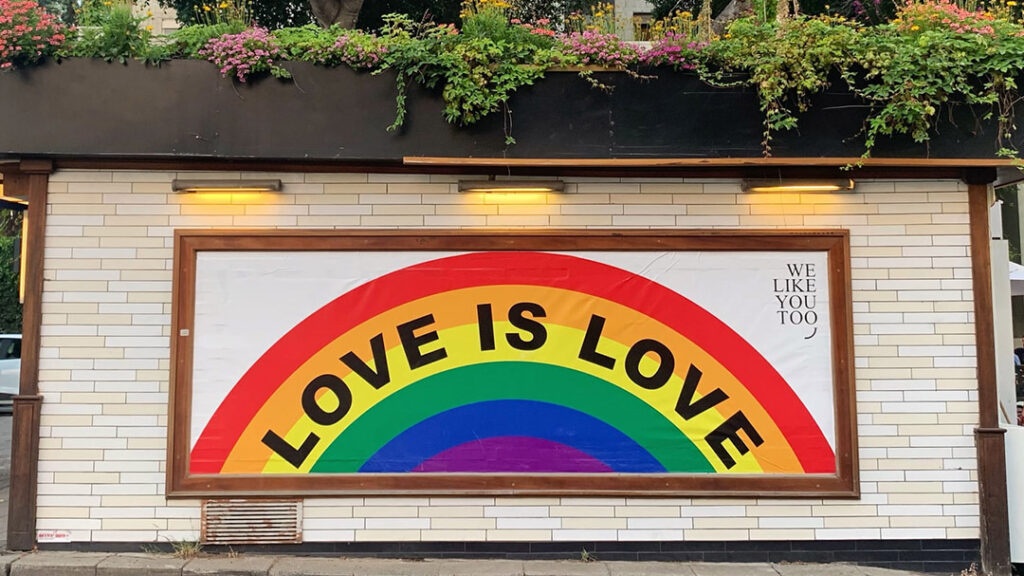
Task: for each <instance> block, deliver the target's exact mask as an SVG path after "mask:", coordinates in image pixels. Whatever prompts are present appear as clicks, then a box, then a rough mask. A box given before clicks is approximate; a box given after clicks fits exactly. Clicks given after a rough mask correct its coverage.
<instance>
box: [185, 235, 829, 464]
mask: <svg viewBox="0 0 1024 576" xmlns="http://www.w3.org/2000/svg"><path fill="white" fill-rule="evenodd" d="M513 271H514V272H513ZM189 471H190V473H191V474H209V475H213V474H325V473H326V474H339V473H454V472H459V473H492V474H493V473H529V474H546V473H570V474H571V473H590V474H593V473H598V474H599V473H619V474H621V473H630V474H651V473H662V474H664V473H691V474H692V473H736V474H833V473H835V471H836V458H835V454H834V452H833V450H832V448H831V446H830V445H829V442H828V441H827V440H826V438H825V437H824V435H823V434H822V432H821V430H820V429H819V426H818V424H817V423H816V422H815V420H814V419H813V418H812V416H811V414H810V413H809V412H808V410H807V408H806V407H805V406H804V404H803V403H802V402H801V401H800V399H799V398H798V397H797V395H796V394H795V393H794V391H793V390H792V389H791V388H790V386H789V385H788V384H787V382H786V381H785V380H784V379H783V378H782V376H780V374H779V373H778V372H777V371H776V370H775V369H774V368H773V367H772V366H771V364H769V362H768V361H767V360H765V359H764V357H763V356H762V355H761V354H760V353H758V351H757V350H755V349H754V348H753V346H751V345H750V344H749V343H748V342H747V341H745V340H744V339H743V338H742V337H741V336H739V335H738V334H737V333H736V332H735V331H733V330H732V329H731V328H729V327H728V326H727V325H726V324H725V323H723V322H722V321H720V320H719V319H718V318H716V317H715V316H714V315H712V314H711V313H709V312H708V311H706V310H704V309H703V308H701V307H699V306H697V305H696V304H694V303H693V302H691V301H690V300H688V299H686V298H685V297H683V296H681V295H679V294H678V293H676V292H674V291H672V290H670V289H668V288H666V287H664V286H662V285H660V284H658V283H656V282H653V281H652V280H650V279H648V278H645V277H643V276H640V275H638V274H634V273H632V272H628V271H625V270H622V269H619V268H615V267H612V266H609V265H607V264H603V263H599V262H595V261H592V260H588V259H585V258H581V257H579V256H572V255H564V254H554V253H542V252H477V253H467V254H460V255H456V256H450V257H445V258H439V259H435V260H431V261H427V262H423V263H420V264H416V265H413V266H409V267H406V268H403V269H401V270H398V271H395V272H393V273H390V274H386V275H383V276H380V277H379V278H376V279H373V280H371V281H369V282H367V283H365V284H363V285H361V286H359V287H358V288H356V289H353V290H351V291H349V292H347V293H345V294H342V295H341V296H339V297H337V298H336V299H335V300H333V301H331V302H330V303H328V304H327V305H325V306H323V307H322V308H320V309H319V310H317V311H316V312H315V313H313V314H311V315H310V316H309V317H307V318H306V319H304V320H303V321H302V322H300V323H299V324H298V325H296V326H295V327H294V328H293V329H292V330H290V331H289V332H288V333H287V334H285V335H284V336H283V337H282V338H281V339H280V340H278V341H277V342H276V343H275V344H274V345H273V346H271V347H270V349H269V350H267V351H266V352H265V353H264V354H263V355H262V357H260V358H259V360H258V361H256V362H255V363H254V364H253V365H252V366H251V368H249V370H248V371H247V372H246V373H245V374H244V376H243V377H242V378H241V379H240V380H239V381H238V382H237V383H236V384H235V385H234V387H233V388H232V389H231V391H230V393H229V394H228V396H227V398H226V399H225V400H224V401H223V402H222V403H221V404H220V406H219V407H218V408H217V410H216V411H215V413H214V414H213V416H212V417H211V419H210V420H209V421H208V423H207V425H206V427H205V428H204V430H203V432H202V434H201V435H200V437H199V438H198V439H196V441H195V443H194V445H193V448H192V451H191V454H190V459H189Z"/></svg>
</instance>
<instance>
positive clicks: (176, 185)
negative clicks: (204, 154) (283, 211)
mask: <svg viewBox="0 0 1024 576" xmlns="http://www.w3.org/2000/svg"><path fill="white" fill-rule="evenodd" d="M171 190H174V191H175V192H204V191H211V192H280V191H281V181H280V180H244V179H243V180H179V179H174V180H172V181H171Z"/></svg>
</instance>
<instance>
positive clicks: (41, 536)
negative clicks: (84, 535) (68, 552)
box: [36, 530, 71, 542]
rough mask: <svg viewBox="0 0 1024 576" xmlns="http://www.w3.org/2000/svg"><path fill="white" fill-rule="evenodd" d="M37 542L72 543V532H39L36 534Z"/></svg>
mask: <svg viewBox="0 0 1024 576" xmlns="http://www.w3.org/2000/svg"><path fill="white" fill-rule="evenodd" d="M36 541H37V542H71V531H70V530H39V531H37V532H36Z"/></svg>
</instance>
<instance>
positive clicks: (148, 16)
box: [146, 10, 153, 18]
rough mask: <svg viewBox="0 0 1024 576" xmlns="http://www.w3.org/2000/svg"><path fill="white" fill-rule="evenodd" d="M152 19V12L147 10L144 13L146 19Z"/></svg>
mask: <svg viewBox="0 0 1024 576" xmlns="http://www.w3.org/2000/svg"><path fill="white" fill-rule="evenodd" d="M152 17H153V12H152V11H151V10H147V11H146V18H152Z"/></svg>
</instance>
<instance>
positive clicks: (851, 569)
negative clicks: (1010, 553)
mask: <svg viewBox="0 0 1024 576" xmlns="http://www.w3.org/2000/svg"><path fill="white" fill-rule="evenodd" d="M916 574H918V573H917V572H905V571H901V570H889V569H885V568H871V567H866V566H854V565H850V564H785V563H783V564H703V563H701V564H698V563H685V562H600V561H595V562H582V561H572V560H564V561H546V560H527V561H518V560H390V559H369V558H310V557H294V556H276V555H273V556H271V555H268V556H258V555H248V554H247V555H240V556H235V557H230V556H223V555H222V556H201V557H198V558H193V559H191V560H183V559H179V558H174V557H173V556H170V555H160V554H142V553H125V554H105V553H81V552H33V553H27V554H10V555H6V556H0V576H199V575H219V576H670V575H671V576H912V575H916Z"/></svg>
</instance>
